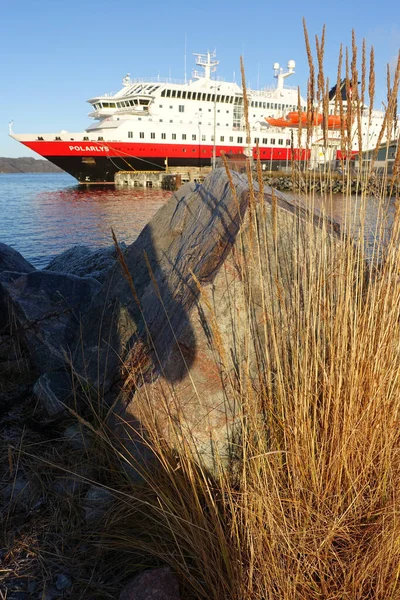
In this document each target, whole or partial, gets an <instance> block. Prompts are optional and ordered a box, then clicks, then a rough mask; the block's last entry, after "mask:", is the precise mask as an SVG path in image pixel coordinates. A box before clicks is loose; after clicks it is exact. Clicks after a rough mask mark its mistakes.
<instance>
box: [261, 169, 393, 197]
mask: <svg viewBox="0 0 400 600" xmlns="http://www.w3.org/2000/svg"><path fill="white" fill-rule="evenodd" d="M263 180H264V183H265V184H266V185H269V186H271V187H273V188H275V189H276V190H279V191H282V192H295V193H300V192H301V193H308V192H314V193H317V194H319V193H327V192H328V193H332V194H344V193H346V194H349V193H350V194H356V193H360V192H361V191H362V192H363V193H366V194H371V195H375V194H376V193H377V192H378V193H379V194H382V193H384V190H386V194H387V196H390V195H395V194H396V193H397V191H398V189H399V188H398V184H393V183H392V181H391V180H390V178H388V180H387V181H386V182H385V183H382V179H381V177H379V176H378V175H375V176H372V175H371V176H370V177H369V178H368V181H367V182H363V181H362V180H360V178H359V177H357V176H356V175H354V176H353V177H347V176H346V177H341V176H340V175H337V174H333V175H331V176H327V175H325V174H320V173H317V172H310V173H301V174H299V173H297V174H293V175H292V174H282V173H280V174H274V173H268V174H265V175H264V176H263Z"/></svg>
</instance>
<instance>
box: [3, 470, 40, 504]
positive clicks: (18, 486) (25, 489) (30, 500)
mask: <svg viewBox="0 0 400 600" xmlns="http://www.w3.org/2000/svg"><path fill="white" fill-rule="evenodd" d="M32 487H33V486H32V483H31V482H30V481H29V480H28V479H27V478H26V477H25V476H24V475H19V476H18V477H17V478H16V479H15V481H13V482H12V483H9V484H8V485H7V486H6V487H5V488H4V489H3V490H2V491H1V495H2V496H3V499H4V500H5V501H6V502H10V503H11V502H13V503H14V502H15V503H16V504H20V505H22V506H24V507H25V508H29V507H31V506H32V505H33V504H34V503H35V502H36V498H34V492H33V489H32Z"/></svg>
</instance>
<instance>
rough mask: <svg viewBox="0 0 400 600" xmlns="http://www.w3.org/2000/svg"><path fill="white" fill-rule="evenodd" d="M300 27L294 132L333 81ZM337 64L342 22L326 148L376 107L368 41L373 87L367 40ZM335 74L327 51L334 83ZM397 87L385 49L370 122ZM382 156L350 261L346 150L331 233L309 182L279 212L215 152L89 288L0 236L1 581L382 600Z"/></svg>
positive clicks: (395, 302) (388, 295) (396, 389)
mask: <svg viewBox="0 0 400 600" xmlns="http://www.w3.org/2000/svg"><path fill="white" fill-rule="evenodd" d="M304 32H305V40H306V48H307V54H308V59H309V69H310V79H309V88H308V109H309V110H308V112H309V114H310V120H309V124H308V127H309V137H310V138H311V135H312V131H313V125H312V124H313V123H314V118H313V113H314V109H315V108H314V107H315V103H316V102H317V103H319V106H320V108H321V110H322V111H326V110H327V90H329V89H330V88H329V85H327V82H326V81H325V78H324V74H323V55H324V41H325V28H324V29H323V31H322V35H321V36H320V37H319V36H316V53H317V65H318V66H317V74H316V73H315V68H314V59H313V56H312V53H311V49H310V44H309V38H308V33H307V29H306V26H305V23H304ZM357 57H358V50H357V46H356V41H355V36H354V33H353V38H352V47H351V49H350V51H348V50H346V53H345V59H344V63H345V64H344V68H345V71H346V79H347V82H348V83H347V85H348V87H349V86H350V83H353V86H352V92H353V93H352V102H351V104H349V106H348V107H347V110H346V111H345V107H344V106H343V103H342V102H341V101H340V99H339V100H338V102H339V105H338V113H339V114H340V115H341V117H342V118H341V123H342V144H343V149H342V150H343V151H342V155H344V156H345V155H346V148H347V155H349V154H350V153H349V148H350V147H351V140H350V132H351V131H352V126H353V123H354V121H355V120H357V118H359V115H360V111H361V110H364V108H363V104H364V96H365V94H366V90H368V94H369V99H370V104H373V98H374V81H375V78H374V70H373V64H374V60H373V51H371V53H370V59H369V62H370V71H369V77H367V75H366V73H367V55H366V45H365V42H363V44H362V50H361V71H360V72H359V71H358V67H357V64H358V58H357ZM342 68H343V65H342V50H341V51H340V58H339V67H338V81H341V79H342V77H341V71H342ZM241 72H242V81H243V88H244V109H245V116H246V115H247V108H248V107H247V96H246V91H245V90H246V86H245V74H244V67H243V64H242V63H241ZM399 77H400V57H399V61H398V65H397V69H396V72H395V74H394V75H392V74H391V73H390V71H389V69H388V102H387V114H386V118H385V121H384V125H383V127H384V128H387V131H388V132H389V131H391V130H392V129H391V128H392V126H393V119H394V115H395V106H396V98H397V94H398V85H399ZM359 80H361V96H360V97H358V91H357V90H358V83H357V82H358V81H359ZM348 96H349V94H348ZM246 125H247V135H248V136H249V134H250V128H249V123H248V120H247V123H246ZM378 142H379V143H378V145H379V144H380V141H379V140H378ZM360 145H361V143H360ZM372 163H373V160H372ZM370 164H371V163H370ZM399 164H400V153H398V155H397V156H396V158H395V160H394V165H393V176H392V177H391V179H390V180H389V179H386V178H385V174H384V176H383V179H382V181H381V182H380V183H379V185H377V186H375V194H374V195H375V198H376V200H377V202H378V204H379V211H378V212H379V215H380V218H379V219H378V220H377V221H376V229H375V232H374V233H375V235H374V237H373V240H374V241H373V247H372V248H371V247H369V248H368V253H367V252H366V248H365V243H364V235H363V233H364V231H365V230H366V229H367V226H368V215H367V212H366V207H367V203H368V198H369V193H370V188H369V187H368V184H369V182H372V181H373V173H372V171H371V170H370V169H369V168H368V169H365V170H361V171H360V173H359V174H358V175H357V181H358V185H357V187H356V190H355V196H354V194H353V192H352V181H353V173H352V172H351V170H350V165H349V164H348V163H346V161H343V164H342V173H343V174H342V175H341V178H342V180H343V182H344V189H343V190H342V193H347V196H348V198H349V202H348V203H347V213H346V215H345V218H344V219H342V221H341V223H340V224H338V223H336V222H335V221H334V220H333V219H329V218H327V217H326V216H325V215H324V214H323V212H321V210H318V209H317V207H316V197H315V196H316V195H315V194H314V193H313V189H312V188H308V187H306V188H305V189H304V190H303V194H304V195H303V197H302V201H301V202H298V201H297V200H296V199H295V198H293V197H291V196H290V194H284V193H281V192H278V191H276V190H274V189H271V188H268V187H265V186H264V173H263V171H262V169H261V164H260V163H258V164H257V169H256V172H254V171H253V170H252V169H251V168H250V165H249V164H247V165H246V169H247V170H246V173H245V174H241V173H238V172H235V171H233V170H232V171H231V170H230V169H229V166H228V163H227V161H226V160H225V161H224V167H222V168H218V169H216V170H214V171H213V172H211V173H210V174H209V175H208V176H207V177H206V178H205V180H204V183H203V184H202V185H197V184H194V183H188V184H185V186H182V187H181V188H180V189H179V190H177V191H176V192H175V194H173V195H172V196H171V198H170V200H169V201H168V202H167V203H166V204H165V205H164V206H163V207H162V208H161V209H160V211H159V212H158V213H157V215H156V216H155V217H153V219H152V220H151V221H150V222H149V223H148V224H147V225H146V227H145V228H144V229H143V230H142V232H141V233H140V235H139V237H138V238H137V240H135V242H134V243H133V244H131V245H130V246H128V247H127V248H126V249H123V248H120V246H119V244H118V241H117V240H116V239H115V237H114V242H115V249H114V259H113V260H114V262H113V265H112V266H111V268H107V269H106V270H105V271H104V272H102V273H100V274H98V275H97V279H96V278H95V277H77V276H76V275H74V274H71V272H70V271H68V266H67V267H66V268H65V270H63V272H55V271H51V270H49V271H47V272H46V271H37V270H36V269H34V268H33V267H32V266H31V265H29V263H27V262H26V261H24V259H23V258H22V257H20V256H19V255H18V253H16V252H15V251H12V249H9V248H7V247H5V248H2V249H1V250H2V251H1V253H0V258H1V259H2V260H3V263H1V261H0V267H1V268H0V308H1V310H0V417H1V420H0V426H1V433H2V435H1V436H0V455H1V463H0V464H1V470H0V511H1V516H2V522H3V530H2V531H0V560H1V561H2V570H1V571H0V594H2V595H3V596H4V597H5V598H6V599H7V600H39V599H41V600H57V599H58V598H73V599H75V598H82V599H83V600H117V598H119V600H131V599H136V598H157V600H164V599H168V600H179V599H181V600H298V599H304V600H321V599H325V600H328V599H332V600H333V599H337V600H342V599H345V598H346V599H348V600H368V599H371V598H374V600H397V599H398V598H399V597H400V510H399V507H400V485H399V481H400V427H399V419H400V375H399V374H400V319H399V311H400V278H399V264H400V204H399V202H398V200H399V191H398V190H399V188H398V185H397V183H398V181H399ZM325 176H326V177H327V178H329V177H330V173H329V172H327V173H325ZM293 177H298V178H299V179H298V181H297V184H299V181H300V179H301V177H302V174H298V175H294V176H293ZM387 186H389V188H388V187H387ZM388 189H389V191H390V194H389V195H390V196H393V201H394V203H395V213H394V216H393V220H392V222H391V224H390V227H387V225H388V224H387V219H386V217H387V213H386V210H387V190H388ZM321 193H322V194H324V198H325V200H326V202H329V200H330V198H331V190H327V189H325V190H321ZM351 194H353V195H352V197H351V198H350V196H351ZM355 205H356V206H357V218H358V220H359V222H358V223H357V227H358V231H359V234H358V235H357V236H356V237H354V236H353V235H352V232H353V225H354V207H355ZM1 265H3V266H1ZM3 590H4V592H3ZM0 597H1V596H0ZM1 600H3V599H1Z"/></svg>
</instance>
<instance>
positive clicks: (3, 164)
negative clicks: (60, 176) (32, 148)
mask: <svg viewBox="0 0 400 600" xmlns="http://www.w3.org/2000/svg"><path fill="white" fill-rule="evenodd" d="M1 173H64V171H63V170H62V169H60V168H59V167H57V166H56V165H53V163H51V162H50V161H49V160H45V159H37V158H32V157H29V156H25V157H19V158H7V157H4V156H0V174H1Z"/></svg>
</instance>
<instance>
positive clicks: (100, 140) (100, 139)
mask: <svg viewBox="0 0 400 600" xmlns="http://www.w3.org/2000/svg"><path fill="white" fill-rule="evenodd" d="M73 139H74V138H71V140H73ZM97 139H98V140H99V142H102V141H103V139H104V138H103V136H101V135H99V137H98V138H97Z"/></svg>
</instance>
